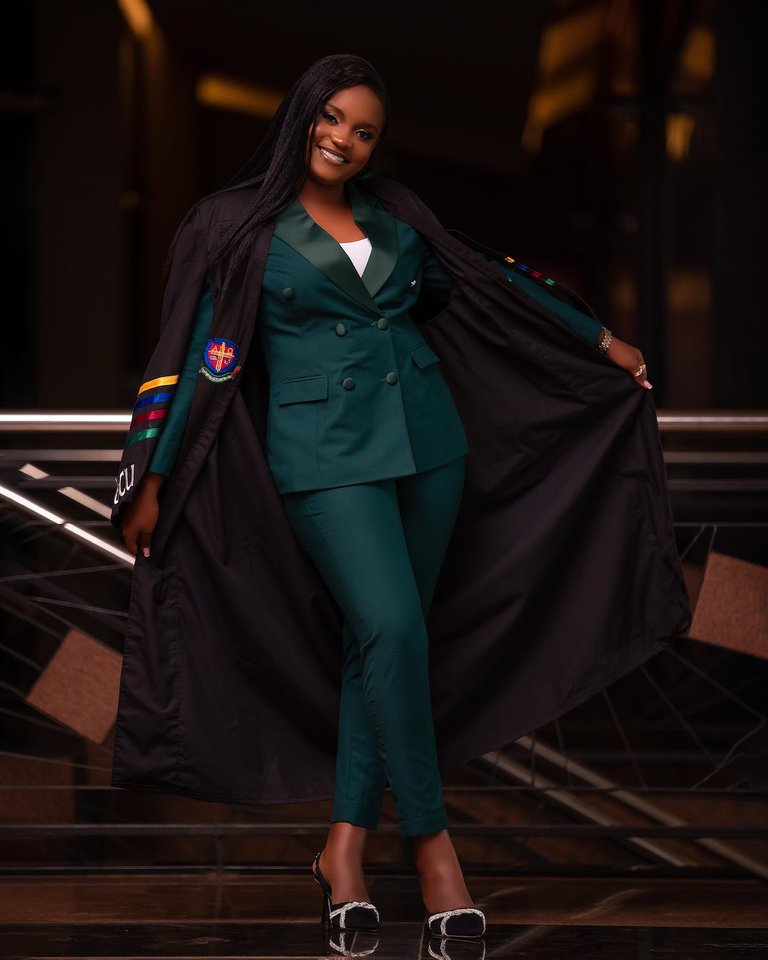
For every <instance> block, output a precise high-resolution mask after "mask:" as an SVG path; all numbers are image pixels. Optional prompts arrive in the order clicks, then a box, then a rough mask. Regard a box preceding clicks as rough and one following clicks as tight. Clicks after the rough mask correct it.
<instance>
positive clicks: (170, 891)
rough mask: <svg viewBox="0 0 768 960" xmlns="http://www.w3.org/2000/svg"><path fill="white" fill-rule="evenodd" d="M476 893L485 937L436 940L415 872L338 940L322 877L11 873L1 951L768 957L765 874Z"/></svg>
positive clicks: (531, 885) (513, 885)
mask: <svg viewBox="0 0 768 960" xmlns="http://www.w3.org/2000/svg"><path fill="white" fill-rule="evenodd" d="M471 889H472V891H473V895H474V896H475V899H476V902H477V904H478V906H480V907H482V909H483V910H484V911H485V913H486V917H487V920H488V930H487V932H486V935H485V937H484V938H483V940H481V941H469V940H447V941H440V940H439V939H435V938H429V937H428V936H427V937H425V936H424V927H423V923H422V920H423V916H422V907H421V903H420V900H419V897H418V894H417V890H416V887H415V884H414V881H413V879H412V878H410V877H382V878H378V879H376V878H374V879H373V880H372V882H371V883H370V885H369V890H370V894H371V898H372V899H374V900H375V901H376V903H377V905H378V907H379V910H380V912H381V915H382V921H383V923H382V928H381V930H380V931H379V933H378V934H377V935H373V934H356V935H355V934H346V935H341V936H340V935H335V936H334V937H333V938H331V939H330V940H329V939H327V938H325V937H324V936H323V932H322V929H321V927H320V923H319V915H320V914H319V911H320V905H321V895H320V891H319V890H318V889H317V887H316V886H315V885H314V884H313V882H312V880H311V878H308V877H299V876H293V875H291V876H285V875H282V876H274V877H270V876H257V877H254V876H238V875H228V874H223V875H222V874H210V875H205V876H189V875H183V876H176V875H163V876H160V877H158V876H136V875H133V876H130V877H119V876H107V877H94V876H90V877H82V876H81V877H39V876H36V877H4V878H2V879H0V957H2V958H8V960H13V958H22V957H23V958H32V957H46V958H52V957H92V958H93V957H99V958H128V957H142V958H145V957H176V958H179V957H220V958H224V957H259V958H267V957H275V958H277V957H280V958H290V957H301V958H308V957H309V958H311V957H320V956H326V955H331V956H339V955H345V956H368V955H373V954H374V953H375V954H376V956H377V958H379V960H389V958H403V957H409V958H414V960H416V958H424V960H429V958H434V960H484V958H486V957H487V958H489V960H490V958H491V957H515V958H518V957H520V958H528V957H536V958H537V960H549V958H568V960H576V958H578V960H592V958H600V960H624V958H627V960H629V958H632V960H644V958H648V960H655V958H674V960H687V958H691V960H694V958H695V960H708V958H715V957H716V958H718V960H753V958H754V960H757V958H760V960H764V958H768V885H766V884H765V883H762V882H760V881H757V880H754V881H753V880H738V881H723V880H654V879H648V878H637V879H634V878H633V879H630V880H617V879H591V878H575V879H574V878H564V877H559V878H555V879H540V878H528V877H522V878H507V879H502V880H500V879H487V878H474V879H471Z"/></svg>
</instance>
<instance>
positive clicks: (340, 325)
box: [336, 323, 347, 337]
mask: <svg viewBox="0 0 768 960" xmlns="http://www.w3.org/2000/svg"><path fill="white" fill-rule="evenodd" d="M346 332H347V328H346V327H345V326H344V324H343V323H337V324H336V336H337V337H343V336H344V334H345V333H346Z"/></svg>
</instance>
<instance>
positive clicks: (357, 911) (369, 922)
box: [312, 850, 379, 930]
mask: <svg viewBox="0 0 768 960" xmlns="http://www.w3.org/2000/svg"><path fill="white" fill-rule="evenodd" d="M322 852H323V851H322V850H321V851H320V852H319V853H318V854H316V855H315V859H314V860H313V861H312V876H313V877H314V878H315V882H316V883H317V884H318V885H319V886H320V888H321V889H322V891H323V913H322V918H321V919H322V924H323V926H324V927H330V928H331V929H332V930H376V929H377V928H378V926H379V911H378V910H377V909H376V907H375V906H374V905H373V904H372V903H370V902H369V901H368V900H342V901H341V902H340V903H331V885H330V883H328V881H327V880H326V879H325V877H324V876H323V873H322V871H321V869H320V854H321V853H322Z"/></svg>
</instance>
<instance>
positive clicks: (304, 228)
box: [275, 184, 398, 313]
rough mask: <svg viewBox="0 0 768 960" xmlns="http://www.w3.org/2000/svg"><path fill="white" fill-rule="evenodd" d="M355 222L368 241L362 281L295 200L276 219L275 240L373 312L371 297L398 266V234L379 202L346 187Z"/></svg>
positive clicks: (329, 236) (340, 250)
mask: <svg viewBox="0 0 768 960" xmlns="http://www.w3.org/2000/svg"><path fill="white" fill-rule="evenodd" d="M350 187H351V189H350V190H349V198H350V203H351V205H352V212H353V216H354V218H355V222H356V223H357V225H358V226H359V227H360V229H361V230H362V231H363V232H364V233H365V234H366V236H367V237H368V239H369V240H370V241H371V246H372V248H373V249H372V251H371V256H370V257H369V259H368V263H367V264H366V267H365V270H364V271H363V275H362V277H360V276H359V275H358V273H357V270H355V268H354V267H353V266H352V261H351V260H350V259H349V257H348V256H347V255H346V253H345V252H344V251H343V250H342V249H341V247H340V246H339V244H338V242H337V241H336V240H334V238H333V237H332V236H331V235H330V234H329V233H326V231H325V230H323V228H322V227H321V226H320V225H319V224H317V223H315V221H314V220H313V219H312V218H311V217H310V215H309V214H308V213H307V211H306V210H305V209H304V206H303V205H302V203H301V201H300V200H299V198H298V197H296V199H295V200H293V201H292V202H291V203H289V204H288V206H287V207H285V208H284V209H283V210H281V211H280V212H279V213H278V215H277V217H276V218H275V236H277V237H279V238H280V239H281V240H283V241H285V243H287V244H289V245H290V246H291V247H293V249H294V250H296V252H297V253H300V254H301V255H302V256H303V257H305V258H306V259H307V260H309V262H310V263H312V264H313V265H314V266H316V267H317V269H318V270H320V271H322V273H324V274H325V275H326V277H328V279H329V280H330V281H331V282H332V283H335V284H336V286H337V287H339V288H340V289H341V290H343V291H344V292H345V293H346V294H347V295H348V296H350V297H352V299H353V300H356V301H357V302H358V303H360V304H362V305H363V306H364V307H367V308H368V309H369V310H372V311H373V312H374V313H380V312H381V311H380V310H379V308H378V307H377V306H376V303H375V301H374V299H373V297H374V295H375V294H376V293H377V292H378V291H379V290H380V289H381V287H382V286H383V284H384V283H385V282H386V281H387V279H388V278H389V276H390V274H391V273H392V271H393V269H394V267H395V264H396V263H397V250H398V248H397V233H396V231H395V223H394V220H393V219H392V217H391V216H390V215H389V214H388V213H387V212H386V210H384V208H383V207H382V206H381V205H380V204H379V202H378V201H377V200H376V199H374V198H370V199H369V196H368V195H367V194H363V193H362V192H361V191H359V190H358V189H357V188H356V187H354V186H353V185H352V184H348V188H350Z"/></svg>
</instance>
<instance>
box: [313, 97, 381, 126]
mask: <svg viewBox="0 0 768 960" xmlns="http://www.w3.org/2000/svg"><path fill="white" fill-rule="evenodd" d="M326 106H327V107H330V108H331V110H335V111H336V113H340V114H341V115H342V117H343V116H344V111H343V110H342V109H341V107H337V106H336V104H335V103H330V102H329V103H327V104H326ZM356 126H358V127H368V129H369V130H375V131H376V132H377V133H378V130H379V128H378V127H377V126H376V124H375V123H358V124H356Z"/></svg>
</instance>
